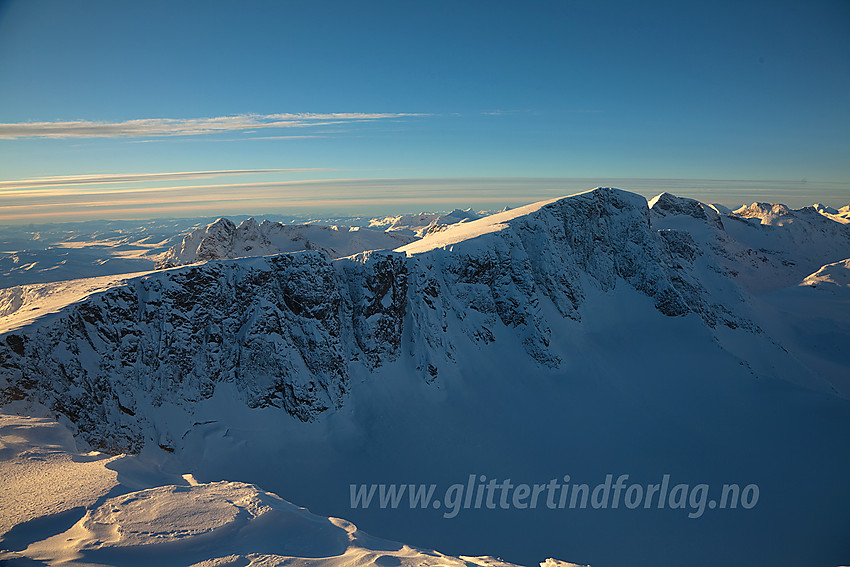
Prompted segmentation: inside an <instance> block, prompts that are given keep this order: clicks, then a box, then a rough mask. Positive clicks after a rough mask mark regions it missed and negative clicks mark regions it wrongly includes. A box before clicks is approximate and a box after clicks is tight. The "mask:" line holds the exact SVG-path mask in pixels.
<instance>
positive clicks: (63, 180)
mask: <svg viewBox="0 0 850 567" xmlns="http://www.w3.org/2000/svg"><path fill="white" fill-rule="evenodd" d="M303 171H332V170H329V169H325V168H318V167H317V168H298V169H222V170H213V171H177V172H170V173H122V174H105V175H63V176H57V177H37V178H35V179H21V180H19V181H0V191H4V192H5V191H11V190H17V189H29V188H35V187H65V186H71V185H99V184H104V183H138V182H145V181H178V180H181V179H204V178H208V177H219V176H222V175H251V174H260V173H291V172H303Z"/></svg>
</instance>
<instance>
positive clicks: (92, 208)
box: [0, 170, 847, 224]
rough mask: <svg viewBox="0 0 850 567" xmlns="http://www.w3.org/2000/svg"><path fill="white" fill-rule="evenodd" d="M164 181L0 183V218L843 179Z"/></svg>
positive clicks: (807, 199)
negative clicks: (6, 186)
mask: <svg viewBox="0 0 850 567" xmlns="http://www.w3.org/2000/svg"><path fill="white" fill-rule="evenodd" d="M247 171H254V170H247ZM256 171H264V170H256ZM199 173H200V174H204V173H211V174H216V173H217V172H185V173H183V174H180V173H178V174H163V175H185V176H186V178H189V177H190V176H192V175H195V174H199ZM142 175H144V174H142ZM76 177H85V176H76ZM104 177H107V176H104ZM113 177H117V176H113ZM127 177H141V175H139V176H133V175H129V176H127ZM168 185H169V186H163V187H146V186H144V184H143V185H142V186H134V187H132V188H126V187H124V188H121V187H116V186H114V185H103V186H94V187H85V186H72V187H68V188H62V187H60V188H57V189H51V188H35V189H29V190H21V191H18V192H17V194H15V192H14V191H11V190H9V191H6V192H4V191H0V224H21V223H27V222H59V221H79V220H86V219H106V218H112V219H115V218H124V219H128V218H136V219H150V218H155V217H167V216H192V217H198V216H227V215H238V214H252V215H262V214H294V213H309V214H318V215H323V214H329V215H331V216H339V215H352V214H358V215H359V214H364V215H370V216H379V215H384V214H398V213H401V212H416V211H422V210H432V211H433V210H451V209H453V208H457V207H460V208H466V207H469V206H474V207H476V208H483V209H489V210H497V209H501V208H503V207H504V206H505V205H510V206H517V205H523V204H527V203H531V202H534V201H540V200H544V199H551V198H553V197H558V196H563V195H569V194H571V193H576V192H580V191H586V190H588V189H592V188H593V187H596V186H600V185H601V186H613V187H620V188H622V189H626V190H630V191H635V192H637V193H639V194H641V195H643V196H644V197H647V198H649V197H653V196H655V195H657V194H658V193H660V192H662V191H669V192H672V193H674V194H677V195H680V196H683V197H692V198H697V199H700V200H702V201H704V202H715V203H721V204H724V205H727V206H730V207H731V206H734V207H735V208H737V207H738V206H740V205H741V204H743V203H751V202H753V201H765V200H767V201H771V202H784V203H786V204H788V205H790V206H793V207H799V206H802V205H804V204H808V203H813V202H824V203H827V204H831V205H833V206H841V205H843V204H846V202H847V188H846V185H843V184H841V183H838V182H826V181H824V182H813V181H809V182H807V183H805V184H803V183H802V182H794V181H781V180H773V181H771V180H722V179H647V178H575V177H573V178H568V177H551V178H526V177H517V178H505V177H496V178H493V177H478V178H464V177H461V178H367V179H358V178H355V179H301V180H285V181H261V182H257V181H251V182H245V183H224V184H214V183H212V182H206V181H202V182H200V183H197V184H195V183H193V184H188V183H186V184H183V183H179V182H178V183H175V184H173V185H171V184H168Z"/></svg>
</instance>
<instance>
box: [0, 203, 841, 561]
mask: <svg viewBox="0 0 850 567" xmlns="http://www.w3.org/2000/svg"><path fill="white" fill-rule="evenodd" d="M843 210H844V209H841V210H839V209H831V208H829V207H825V206H823V205H817V206H815V207H807V208H804V209H799V210H790V209H788V208H787V207H784V206H782V205H775V204H769V203H754V204H753V205H751V206H748V207H742V208H740V209H737V210H736V211H729V210H727V209H724V208H723V207H720V206H716V205H708V204H704V203H701V202H699V201H695V200H692V199H684V198H680V197H676V196H674V195H670V194H667V193H664V194H661V195H659V196H657V197H656V198H654V199H652V200H650V201H649V202H648V203H647V201H646V200H645V199H644V198H643V197H641V196H639V195H635V194H633V193H628V192H625V191H619V190H616V189H606V188H598V189H595V190H593V191H589V192H586V193H581V194H578V195H573V196H570V197H564V198H561V199H553V200H550V201H544V202H540V203H535V204H531V205H528V206H525V207H520V208H517V209H513V210H509V211H504V212H502V213H497V214H495V215H490V216H486V217H482V218H475V217H476V215H473V214H471V212H470V214H465V213H466V212H464V211H459V212H455V213H453V215H455V217H456V218H457V219H458V220H457V221H456V222H454V223H451V224H449V223H446V224H441V222H437V221H439V218H431V217H428V218H425V216H424V215H420V216H419V217H421V218H418V217H417V218H414V217H416V216H411V217H410V218H407V217H391V218H387V219H383V220H381V221H375V223H376V228H373V230H374V231H375V233H376V234H379V235H380V236H379V237H378V238H380V239H386V238H390V236H392V234H391V233H392V232H398V233H399V234H398V235H395V236H399V235H401V236H403V237H405V238H407V239H408V240H407V241H406V242H404V243H402V244H401V245H398V246H395V250H388V249H387V248H388V246H383V247H378V248H375V249H372V250H370V251H356V252H357V253H353V254H352V255H343V254H344V253H345V252H348V251H350V250H352V249H354V248H358V247H359V248H362V247H363V243H364V242H366V241H365V240H360V241H358V244H357V245H356V246H354V245H352V247H351V248H346V246H347V244H346V242H345V238H349V239H355V238H357V237H360V236H363V235H362V234H361V235H358V234H357V233H359V232H362V231H363V230H366V229H365V228H361V229H360V230H359V231H348V232H340V231H337V233H336V234H333V235H332V236H333V238H337V237H339V238H340V239H341V240H340V241H339V243H337V244H334V245H332V246H331V245H327V246H325V245H322V246H314V245H313V244H311V245H310V246H305V245H303V243H304V241H300V242H301V244H299V245H298V246H300V247H301V248H314V249H307V250H301V251H298V252H285V251H284V253H281V254H276V253H275V252H276V251H277V250H283V249H282V248H280V247H279V246H278V245H277V244H275V245H274V246H272V247H271V248H270V247H269V246H268V245H267V244H266V241H268V242H269V243H273V240H274V239H273V238H271V237H269V236H268V235H269V234H270V232H269V230H271V228H272V227H271V226H270V225H269V226H267V227H266V229H263V230H260V227H262V226H263V225H262V224H257V223H255V222H254V223H251V222H248V221H245V222H243V223H242V224H240V225H238V226H237V225H234V224H233V223H230V224H228V223H229V221H227V222H224V221H218V222H216V223H213V224H211V225H209V226H207V227H206V228H199V229H198V230H197V231H195V232H193V233H191V234H189V235H187V236H185V238H184V239H183V241H182V242H181V243H179V244H178V245H177V246H176V247H174V248H172V249H171V251H170V252H169V254H171V256H170V258H171V260H170V262H171V264H167V265H173V264H178V263H182V262H184V261H185V262H190V263H191V265H186V266H178V267H172V268H169V269H164V270H158V271H155V272H152V273H144V274H135V275H133V274H127V275H125V276H120V277H119V276H109V277H107V278H100V279H90V280H76V281H69V282H64V283H61V284H38V285H29V286H18V287H14V288H9V289H5V290H0V309H2V318H0V404H2V405H3V406H4V410H5V411H6V413H7V414H9V415H7V416H5V417H3V420H5V421H3V422H2V423H4V424H8V425H3V426H2V430H0V431H2V433H3V435H4V439H3V443H4V445H3V447H4V449H3V452H2V453H0V455H2V459H3V460H2V463H0V473H3V478H15V479H16V480H15V481H14V484H13V483H10V482H9V481H4V484H3V485H2V487H3V489H4V492H3V494H4V498H7V500H6V501H5V502H10V503H14V502H15V499H16V497H17V495H18V494H21V492H22V491H23V490H26V491H27V493H28V494H30V496H27V498H26V499H21V506H16V505H15V504H10V507H9V508H7V507H6V506H4V507H3V510H4V512H3V514H4V515H5V517H4V519H3V522H4V523H3V524H2V525H3V526H7V528H6V529H7V533H6V536H5V537H4V539H3V540H2V542H0V548H3V549H6V553H7V555H6V556H4V557H3V559H6V560H8V561H10V562H11V561H20V564H22V565H24V564H28V563H26V562H27V561H40V562H44V563H47V564H63V562H71V563H72V564H105V565H133V564H146V565H147V564H151V563H152V562H159V563H163V564H165V565H168V564H174V565H191V564H203V565H277V564H292V563H295V564H305V565H306V564H313V563H321V564H322V565H334V566H336V565H339V566H340V567H342V566H343V565H351V564H356V565H360V564H367V563H369V564H373V563H374V564H378V565H382V566H385V567H387V566H396V565H410V566H413V565H420V564H425V565H461V564H462V565H464V566H466V567H470V566H471V565H492V566H493V567H503V566H507V565H511V564H518V565H520V564H521V565H536V564H537V563H539V562H540V561H541V560H543V559H544V558H546V557H564V558H568V559H571V560H576V561H579V562H581V563H589V564H592V565H594V566H595V567H599V566H602V567H618V566H622V565H631V566H647V567H649V566H652V567H665V566H669V567H674V566H680V565H690V566H706V567H708V566H714V565H719V564H723V565H741V566H744V565H767V564H770V565H788V566H792V565H793V566H796V565H802V564H805V565H813V566H824V567H827V566H829V567H835V566H836V565H839V564H842V563H843V564H846V562H847V558H848V557H850V547H848V539H847V526H850V484H848V483H847V482H846V478H845V477H846V471H847V470H848V468H850V446H848V444H847V442H846V436H847V434H848V433H850V346H848V345H850V297H848V295H847V293H845V292H846V291H847V290H848V289H850V288H848V275H847V274H848V269H850V265H848V260H847V259H848V257H850V224H847V223H845V222H842V220H841V219H842V218H843V217H842V212H841V211H843ZM417 222H423V223H424V222H427V223H428V224H427V225H425V226H426V227H427V226H430V227H432V228H431V229H427V228H426V229H423V230H421V232H419V233H418V234H417V233H416V231H413V230H412V229H411V228H410V227H411V226H413V225H414V224H415V223H417ZM264 224H265V223H264ZM281 226H284V225H281ZM287 226H288V225H287ZM308 226H309V225H308ZM419 226H420V227H421V226H422V225H419ZM438 226H439V229H434V227H438ZM240 227H241V228H240ZM385 227H390V228H393V227H394V228H395V230H391V231H390V232H384V231H383V230H381V229H383V228H385ZM313 228H317V227H311V228H310V229H308V230H311V231H312V230H313ZM298 230H301V228H298ZM319 230H322V231H324V230H326V229H319ZM280 231H281V232H280V233H281V234H283V233H284V231H283V229H280ZM406 231H409V232H406ZM243 233H244V234H243ZM322 234H324V235H325V236H328V235H327V234H325V233H322ZM363 234H370V235H371V233H363ZM388 235H390V236H388ZM395 236H392V238H395ZM420 236H421V238H418V237H420ZM264 238H265V239H266V240H263V239H264ZM369 238H372V236H370V237H369ZM412 238H418V239H417V240H411V239H412ZM307 240H309V241H310V242H314V240H311V239H310V238H307ZM290 242H291V241H290ZM316 242H318V240H317V241H316ZM328 242H330V241H329V240H325V243H328ZM352 242H353V240H352ZM369 242H373V241H371V240H369ZM382 242H383V241H382ZM248 246H250V247H251V249H250V250H249V249H248ZM204 250H206V251H208V252H209V258H207V256H206V254H207V252H204ZM242 256H249V257H242ZM204 259H208V260H209V261H206V262H204V263H197V262H199V261H201V260H204ZM11 414H20V415H28V416H34V417H29V418H24V417H15V416H14V415H11ZM47 418H53V419H58V420H59V422H60V423H61V424H62V425H61V426H59V425H57V424H56V423H54V422H53V421H49V420H47ZM27 419H31V420H34V421H32V422H31V423H32V426H31V427H30V426H29V425H27V423H30V422H27V421H26V420H27ZM15 420H18V421H15ZM28 428H29V429H31V430H32V435H30V434H29V433H26V431H27V430H28ZM66 428H67V430H66ZM39 431H41V432H43V433H44V434H43V435H42V434H41V433H38V432H39ZM48 432H49V435H48V434H47V433H48ZM67 432H70V434H73V437H74V439H75V440H76V443H77V446H78V447H79V452H77V449H76V448H74V446H73V445H72V442H71V440H70V439H69V437H68V435H69V433H67ZM51 435H53V436H55V438H50V436H51ZM6 436H9V440H7V439H6ZM59 438H61V442H60V441H57V440H56V439H59ZM44 447H54V449H55V452H54V453H50V454H51V455H53V456H50V457H49V458H48V457H45V456H44V455H47V454H48V453H49V450H48V449H45V448H44ZM54 449H50V451H53V450H54ZM90 451H101V453H93V452H90ZM120 454H123V456H121V457H113V456H109V455H120ZM29 455H34V456H35V457H34V458H33V459H30V458H29ZM60 455H66V456H60ZM42 464H43V465H44V466H45V467H46V468H44V471H48V472H39V471H41V470H42V469H41V466H42ZM14 467H18V468H14ZM80 467H90V469H91V470H89V469H85V468H80ZM95 469H96V470H97V471H99V472H95ZM7 470H9V471H12V470H14V471H18V472H17V473H15V474H17V476H14V477H12V476H7V474H6V471H7ZM49 471H52V472H49ZM62 471H66V472H65V473H63V472H62ZM84 471H88V472H84ZM10 474H11V473H10ZM63 474H66V478H67V479H74V478H77V477H79V476H80V475H85V476H86V482H90V483H91V485H90V488H87V489H86V490H83V491H81V492H85V493H86V495H85V496H83V495H80V494H69V495H68V497H67V498H66V497H64V496H62V494H64V493H65V492H66V491H65V490H64V489H63V490H57V491H56V494H48V492H49V490H48V489H46V488H42V489H38V488H24V487H37V486H42V487H45V486H53V484H52V481H47V480H43V479H48V478H51V477H50V476H49V475H54V477H55V478H57V479H58V478H60V477H61V476H62V475H63ZM607 474H613V475H614V477H615V478H616V477H617V476H618V475H621V474H627V475H628V476H629V479H630V480H629V482H635V483H641V484H649V483H652V482H657V480H658V479H660V478H661V477H662V476H663V475H669V476H670V477H671V478H673V479H675V482H680V483H689V484H691V485H696V484H700V483H705V484H707V485H708V486H710V487H720V486H722V485H724V484H726V483H736V484H739V485H740V486H745V485H750V484H752V485H757V486H758V488H759V494H760V498H759V500H758V504H757V505H756V506H755V507H753V508H751V509H748V508H744V507H740V506H739V507H736V508H735V509H719V508H718V509H715V508H713V507H709V509H707V510H706V511H705V514H704V515H701V517H699V518H698V519H691V518H689V517H688V513H687V510H683V509H676V508H675V507H669V506H668V507H663V508H655V507H653V508H648V509H645V508H643V507H641V508H639V509H629V508H626V507H625V506H620V507H618V508H616V509H613V508H609V509H576V510H571V509H566V510H554V509H546V508H544V507H542V506H541V507H540V508H537V509H486V508H481V509H463V510H462V511H461V512H460V513H459V514H457V517H454V518H452V519H446V517H444V516H443V514H442V511H441V510H440V509H437V508H436V507H435V508H433V509H431V508H428V509H416V508H411V507H405V506H401V507H399V508H397V509H390V508H381V507H378V506H372V507H369V508H363V507H354V506H352V504H351V501H350V487H351V485H352V484H360V483H366V484H375V483H377V484H380V483H424V484H436V485H438V486H440V487H446V486H450V485H452V484H454V483H463V482H465V480H466V479H467V478H469V477H470V475H482V476H486V477H487V478H489V479H494V478H499V479H506V478H508V479H513V481H514V482H517V483H529V484H533V483H542V484H545V483H547V482H549V481H550V480H551V479H559V478H563V477H564V476H565V475H569V476H570V477H571V478H572V480H573V482H579V483H588V484H590V485H595V484H596V483H598V482H600V481H601V480H602V479H604V478H605V476H606V475H607ZM28 479H29V480H28ZM63 482H65V481H63V480H61V479H60V480H57V481H56V484H55V486H63V484H62V483H63ZM66 484H67V483H66ZM260 487H262V488H260ZM266 491H271V492H266ZM275 494H279V495H281V496H283V497H285V498H287V499H290V500H292V501H293V502H296V503H297V504H298V505H300V506H307V507H309V509H310V510H312V511H313V512H315V513H316V514H317V515H313V514H311V513H309V512H307V511H306V510H304V509H303V508H298V507H297V506H295V505H293V504H289V503H288V502H286V501H284V500H281V499H280V498H278V497H277V496H275ZM713 497H716V495H713ZM6 510H9V511H8V512H7V511H6ZM337 517H345V518H347V519H348V520H351V521H353V522H355V523H356V524H357V525H358V526H359V527H360V528H362V529H365V530H367V531H368V532H369V533H375V534H378V535H380V536H381V537H384V538H388V539H389V540H397V541H404V542H406V544H407V545H406V546H404V545H401V544H394V543H390V542H389V541H385V540H378V539H375V538H372V537H370V536H367V535H365V534H363V532H361V531H360V530H358V529H356V528H354V526H353V525H352V524H350V523H348V522H347V521H343V520H337V519H335V518H337ZM612 534H614V535H612ZM670 534H675V535H674V536H671V535H670ZM612 537H613V538H614V540H612ZM612 541H615V542H616V544H613V543H612ZM409 546H417V547H409ZM427 549H439V550H440V551H441V552H442V553H446V554H447V555H442V554H440V553H436V552H430V551H424V550H427ZM465 554H474V555H476V556H479V557H477V558H474V557H469V556H467V555H465ZM497 556H498V557H501V558H503V559H504V560H505V561H510V562H512V563H505V562H503V561H502V560H497V559H494V557H497ZM541 565H543V567H556V566H566V565H571V564H567V563H564V562H561V561H557V560H547V561H545V562H544V563H542V564H541Z"/></svg>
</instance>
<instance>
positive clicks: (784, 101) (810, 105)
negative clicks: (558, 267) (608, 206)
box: [0, 0, 850, 223]
mask: <svg viewBox="0 0 850 567" xmlns="http://www.w3.org/2000/svg"><path fill="white" fill-rule="evenodd" d="M848 103H850V3H848V2H847V1H846V0H836V1H819V2H811V1H809V2H803V1H801V2H782V1H779V2H776V1H773V2H740V1H738V2H725V1H720V2H604V1H596V2H592V1H588V2H583V1H582V2H573V1H568V0H565V1H560V2H554V1H553V2H498V1H486V2H484V1H482V2H475V1H468V2H457V1H455V2H440V1H430V2H413V1H411V2H405V1H398V0H396V1H392V2H372V1H360V2H354V1H346V2H342V1H338V2H328V1H316V0H309V1H285V0H281V1H279V2H209V1H208V2H195V3H192V2H156V1H153V2H114V1H103V2H90V1H80V2H67V1H45V0H26V1H6V2H2V0H0V180H2V182H0V223H12V222H42V221H50V220H57V221H59V220H69V219H73V218H149V217H154V216H210V215H214V214H238V213H240V214H241V213H248V214H263V213H288V212H299V211H306V212H327V213H334V214H344V213H357V214H360V213H364V212H366V213H368V212H371V211H375V212H384V211H388V210H397V211H417V210H434V209H450V208H453V207H455V206H474V207H476V208H496V207H499V208H500V207H502V206H504V205H506V204H510V205H515V204H521V203H525V202H530V201H534V200H537V199H542V198H548V197H553V196H557V195H559V194H568V193H572V192H575V191H578V190H583V189H590V188H592V187H594V186H596V185H615V186H618V187H621V188H623V189H630V190H635V191H638V192H640V193H642V194H645V195H652V194H655V193H657V192H660V190H671V191H672V192H675V193H678V194H683V195H689V196H697V197H700V198H703V200H707V201H712V202H721V203H724V204H727V205H739V204H741V203H744V202H751V201H753V200H756V199H758V200H773V201H782V202H786V203H787V204H789V205H792V206H801V205H803V204H811V203H812V202H815V201H820V202H825V203H827V204H830V205H833V206H840V205H843V204H847V203H848V202H850V104H848ZM159 174H179V175H165V176H163V175H159ZM84 176H88V177H84ZM44 177H57V178H58V179H53V180H50V181H47V182H45V181H43V180H41V178H44ZM33 180H38V181H33ZM196 213H197V214H196Z"/></svg>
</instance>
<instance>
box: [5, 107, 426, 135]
mask: <svg viewBox="0 0 850 567" xmlns="http://www.w3.org/2000/svg"><path fill="white" fill-rule="evenodd" d="M420 116H428V115H427V114H416V113H399V112H394V113H372V114H369V113H362V112H347V113H329V114H288V113H284V114H239V115H235V116H220V117H217V118H142V119H136V120H126V121H124V122H93V121H89V120H72V121H64V122H62V121H59V122H10V123H0V140H14V139H18V138H54V139H56V138H141V137H147V136H198V135H204V134H216V133H221V132H240V131H246V130H257V129H269V128H308V127H313V126H327V125H332V124H334V125H338V124H352V123H357V122H371V121H375V120H391V119H400V118H411V117H420Z"/></svg>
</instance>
